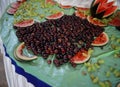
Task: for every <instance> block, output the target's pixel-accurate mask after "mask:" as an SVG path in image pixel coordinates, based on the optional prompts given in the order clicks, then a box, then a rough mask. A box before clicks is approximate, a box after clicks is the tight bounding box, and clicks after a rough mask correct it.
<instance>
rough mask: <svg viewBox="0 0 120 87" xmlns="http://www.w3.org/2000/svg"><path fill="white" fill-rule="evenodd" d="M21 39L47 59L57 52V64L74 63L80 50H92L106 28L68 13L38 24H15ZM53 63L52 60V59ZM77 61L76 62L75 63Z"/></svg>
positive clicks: (28, 47) (55, 62)
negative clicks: (94, 41) (92, 45)
mask: <svg viewBox="0 0 120 87" xmlns="http://www.w3.org/2000/svg"><path fill="white" fill-rule="evenodd" d="M14 28H15V29H16V30H17V31H16V35H17V37H18V39H19V41H20V42H25V46H26V47H27V49H28V50H32V52H33V53H34V54H35V55H38V54H40V55H41V56H42V57H43V58H45V59H46V58H48V56H49V55H53V54H56V58H55V59H54V60H53V63H54V64H55V65H56V66H60V65H63V64H64V63H67V62H70V59H71V58H72V57H73V56H74V55H75V54H76V53H77V52H78V51H80V49H85V50H88V49H89V48H90V47H91V43H92V41H93V40H94V38H95V37H97V36H99V35H100V34H101V33H102V32H103V31H104V29H103V28H102V27H99V26H95V25H93V24H91V23H89V22H88V21H87V20H86V19H81V18H79V17H76V16H75V15H64V16H63V17H61V18H59V19H54V20H47V21H45V22H42V23H38V22H36V23H34V24H33V25H32V26H29V27H24V28H22V27H14ZM48 63H49V64H50V63H51V60H49V61H48ZM72 64H73V63H72Z"/></svg>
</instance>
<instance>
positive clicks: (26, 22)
mask: <svg viewBox="0 0 120 87" xmlns="http://www.w3.org/2000/svg"><path fill="white" fill-rule="evenodd" d="M33 24H34V20H33V19H27V20H23V21H20V22H17V23H15V24H14V26H16V27H27V26H31V25H33Z"/></svg>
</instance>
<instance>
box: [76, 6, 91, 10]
mask: <svg viewBox="0 0 120 87" xmlns="http://www.w3.org/2000/svg"><path fill="white" fill-rule="evenodd" d="M75 9H76V10H81V11H87V10H89V8H83V7H75Z"/></svg>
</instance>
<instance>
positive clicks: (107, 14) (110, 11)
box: [103, 6, 118, 18]
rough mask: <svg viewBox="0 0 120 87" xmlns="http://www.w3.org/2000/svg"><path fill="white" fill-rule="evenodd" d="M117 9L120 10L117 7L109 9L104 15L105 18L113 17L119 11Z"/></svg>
mask: <svg viewBox="0 0 120 87" xmlns="http://www.w3.org/2000/svg"><path fill="white" fill-rule="evenodd" d="M117 8H118V7H117V6H112V7H110V8H108V9H107V10H106V11H105V13H104V15H103V18H105V17H108V16H110V15H112V14H113V13H114V12H115V11H116V10H117Z"/></svg>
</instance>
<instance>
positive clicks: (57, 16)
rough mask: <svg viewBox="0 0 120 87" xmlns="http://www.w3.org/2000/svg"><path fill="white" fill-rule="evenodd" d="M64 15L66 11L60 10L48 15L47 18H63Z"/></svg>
mask: <svg viewBox="0 0 120 87" xmlns="http://www.w3.org/2000/svg"><path fill="white" fill-rule="evenodd" d="M63 15H64V12H58V13H55V14H52V15H50V16H47V17H46V18H47V19H58V18H61V17H62V16H63Z"/></svg>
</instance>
